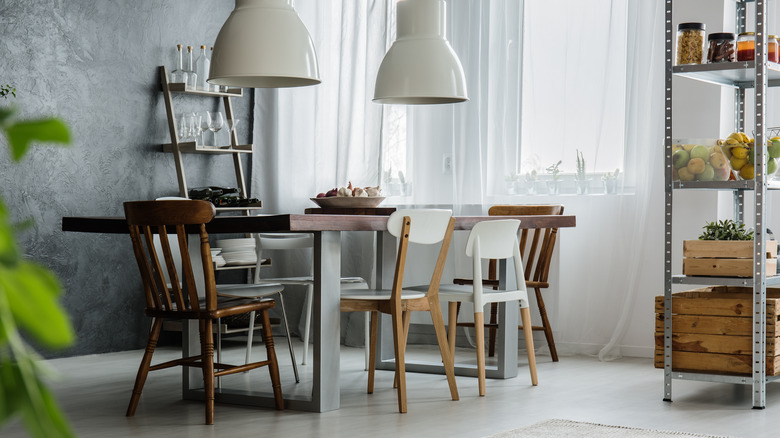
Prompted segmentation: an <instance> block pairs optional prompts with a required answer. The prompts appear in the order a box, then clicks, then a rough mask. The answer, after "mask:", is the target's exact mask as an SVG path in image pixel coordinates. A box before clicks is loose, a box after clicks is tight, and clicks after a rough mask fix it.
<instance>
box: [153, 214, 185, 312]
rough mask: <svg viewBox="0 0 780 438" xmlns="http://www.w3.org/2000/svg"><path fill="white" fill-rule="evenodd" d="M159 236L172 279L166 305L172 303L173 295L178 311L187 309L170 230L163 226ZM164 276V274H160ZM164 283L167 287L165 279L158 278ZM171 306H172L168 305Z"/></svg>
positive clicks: (160, 228) (159, 230) (159, 228)
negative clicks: (171, 296) (170, 238)
mask: <svg viewBox="0 0 780 438" xmlns="http://www.w3.org/2000/svg"><path fill="white" fill-rule="evenodd" d="M157 234H158V235H159V236H160V247H161V249H162V252H163V259H164V260H165V268H166V269H167V270H168V278H170V284H171V287H170V289H169V290H168V293H167V294H166V299H167V300H168V301H166V303H169V302H170V298H169V296H170V295H173V302H175V303H176V308H177V309H186V306H185V305H184V299H183V298H182V290H181V283H179V278H178V275H177V273H176V265H175V263H174V261H173V253H172V250H171V243H170V241H168V230H167V228H166V227H165V226H164V225H163V226H160V227H157ZM149 237H150V238H152V241H154V236H151V235H150V236H149ZM160 275H161V276H162V272H161V273H160ZM160 279H161V280H162V281H163V283H162V284H163V285H165V277H164V276H162V278H158V280H160ZM165 286H167V285H165ZM168 305H169V306H170V304H168ZM167 310H172V308H170V307H169V308H168V309H167Z"/></svg>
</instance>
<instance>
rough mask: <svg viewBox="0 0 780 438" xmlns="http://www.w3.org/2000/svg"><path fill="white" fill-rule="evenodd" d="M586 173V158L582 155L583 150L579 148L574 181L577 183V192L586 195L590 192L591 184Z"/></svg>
mask: <svg viewBox="0 0 780 438" xmlns="http://www.w3.org/2000/svg"><path fill="white" fill-rule="evenodd" d="M587 176H588V175H587V174H586V173H585V158H584V157H583V156H582V152H580V150H579V149H577V173H575V174H574V182H575V184H576V185H577V194H578V195H585V194H587V193H588V187H589V186H590V180H588V179H586V178H587Z"/></svg>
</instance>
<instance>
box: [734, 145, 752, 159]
mask: <svg viewBox="0 0 780 438" xmlns="http://www.w3.org/2000/svg"><path fill="white" fill-rule="evenodd" d="M731 155H733V156H735V157H737V158H747V155H748V150H747V148H745V147H741V146H740V147H734V148H731Z"/></svg>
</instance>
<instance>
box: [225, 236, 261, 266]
mask: <svg viewBox="0 0 780 438" xmlns="http://www.w3.org/2000/svg"><path fill="white" fill-rule="evenodd" d="M216 246H217V247H219V248H222V252H220V253H219V255H220V256H222V258H223V259H224V260H225V263H226V264H227V265H253V264H255V263H257V253H256V252H255V239H254V238H253V237H247V238H241V239H221V240H217V241H216Z"/></svg>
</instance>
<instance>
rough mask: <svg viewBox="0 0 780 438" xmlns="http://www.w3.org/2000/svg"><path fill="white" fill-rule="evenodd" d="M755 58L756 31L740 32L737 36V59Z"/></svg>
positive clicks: (751, 59)
mask: <svg viewBox="0 0 780 438" xmlns="http://www.w3.org/2000/svg"><path fill="white" fill-rule="evenodd" d="M755 59H756V33H755V32H742V33H740V34H739V37H738V38H737V61H753V60H755Z"/></svg>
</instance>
